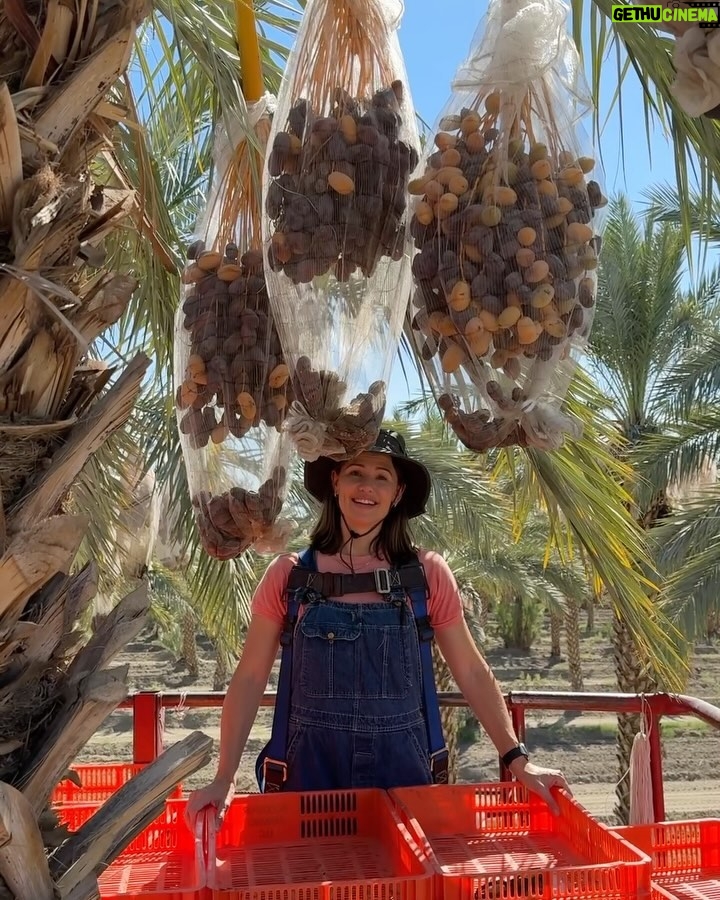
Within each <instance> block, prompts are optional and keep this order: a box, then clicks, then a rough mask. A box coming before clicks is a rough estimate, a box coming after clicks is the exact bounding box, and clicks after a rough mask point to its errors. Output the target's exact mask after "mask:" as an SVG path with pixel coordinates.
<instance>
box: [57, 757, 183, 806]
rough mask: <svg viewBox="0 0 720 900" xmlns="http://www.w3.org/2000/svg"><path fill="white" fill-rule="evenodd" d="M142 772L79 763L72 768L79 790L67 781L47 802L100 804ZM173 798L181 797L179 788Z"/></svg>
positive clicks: (129, 767)
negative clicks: (78, 782)
mask: <svg viewBox="0 0 720 900" xmlns="http://www.w3.org/2000/svg"><path fill="white" fill-rule="evenodd" d="M144 768H145V766H144V765H140V764H137V763H78V764H77V765H74V766H72V767H71V771H73V772H76V773H77V774H78V776H79V778H80V781H81V784H82V786H81V787H78V786H77V785H76V784H75V783H74V782H72V781H70V779H65V780H64V781H61V782H60V784H58V785H57V787H56V788H55V790H54V791H53V793H52V796H51V798H50V800H51V802H52V803H53V804H55V805H60V804H63V803H102V802H103V801H104V800H107V798H108V797H109V796H110V795H111V794H114V793H115V791H117V790H118V788H121V787H122V786H123V785H124V784H125V783H126V782H128V781H130V779H131V778H133V777H134V776H135V775H137V774H138V772H141V771H142V770H143V769H144ZM170 797H172V798H176V797H177V798H180V797H182V785H181V784H179V785H178V786H177V787H176V788H175V789H174V790H173V792H172V794H170Z"/></svg>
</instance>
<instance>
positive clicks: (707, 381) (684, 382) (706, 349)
mask: <svg viewBox="0 0 720 900" xmlns="http://www.w3.org/2000/svg"><path fill="white" fill-rule="evenodd" d="M719 390H720V332H716V333H714V334H712V333H711V334H708V335H706V336H705V338H704V340H703V343H702V345H701V346H699V347H694V348H693V349H692V350H691V351H689V352H687V353H686V354H685V356H684V357H683V359H682V360H680V361H679V362H678V363H677V365H675V366H673V368H672V369H671V370H670V371H669V372H668V374H667V377H666V378H665V380H664V381H663V383H662V385H661V386H660V388H659V391H658V399H659V400H661V401H662V402H664V403H666V404H667V405H668V406H669V407H670V409H671V410H672V413H673V415H674V416H675V417H676V418H678V419H682V418H685V417H687V416H688V415H689V414H690V411H691V410H692V409H693V408H694V407H695V406H698V407H700V408H704V407H706V406H707V405H712V404H714V403H715V402H716V401H717V397H718V391H719Z"/></svg>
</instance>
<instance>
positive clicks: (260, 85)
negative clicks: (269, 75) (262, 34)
mask: <svg viewBox="0 0 720 900" xmlns="http://www.w3.org/2000/svg"><path fill="white" fill-rule="evenodd" d="M235 25H236V29H237V40H238V49H239V51H240V65H241V67H242V83H243V94H244V95H245V100H246V101H247V102H248V103H254V102H255V101H256V100H259V99H260V98H261V97H262V95H263V93H264V91H265V83H264V81H263V73H262V63H261V62H260V42H259V41H258V35H257V25H256V22H255V11H254V10H253V0H235Z"/></svg>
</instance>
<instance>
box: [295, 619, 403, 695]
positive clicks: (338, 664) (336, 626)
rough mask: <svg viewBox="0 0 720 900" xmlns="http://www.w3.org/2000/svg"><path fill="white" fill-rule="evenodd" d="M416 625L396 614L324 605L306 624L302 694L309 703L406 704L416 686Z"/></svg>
mask: <svg viewBox="0 0 720 900" xmlns="http://www.w3.org/2000/svg"><path fill="white" fill-rule="evenodd" d="M412 628H414V624H413V623H412V621H409V622H407V623H406V624H405V625H404V626H403V625H401V624H400V622H399V614H398V613H397V611H396V610H392V609H388V608H387V607H385V608H379V609H378V610H377V612H376V614H375V615H373V612H372V611H371V612H368V611H367V608H365V610H364V611H363V612H362V613H361V612H360V611H354V610H352V609H349V610H348V609H338V608H337V607H331V606H325V605H323V604H320V605H318V606H316V607H310V608H309V609H308V611H307V612H306V613H305V615H304V616H303V618H302V619H301V621H300V631H301V633H302V643H303V650H302V673H301V676H300V681H301V685H302V689H303V691H304V692H305V694H306V695H307V696H309V697H316V698H325V699H332V698H341V697H342V698H354V699H356V700H401V699H403V698H405V697H407V695H408V693H409V692H410V687H411V682H412V662H411V653H410V646H409V644H410V642H411V641H412V640H413V639H414V633H413V632H412V631H411V629H412Z"/></svg>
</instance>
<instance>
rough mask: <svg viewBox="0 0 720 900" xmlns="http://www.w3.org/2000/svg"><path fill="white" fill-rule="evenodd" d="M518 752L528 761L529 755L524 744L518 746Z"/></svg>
mask: <svg viewBox="0 0 720 900" xmlns="http://www.w3.org/2000/svg"><path fill="white" fill-rule="evenodd" d="M518 750H519V751H520V752H521V753H522V755H523V756H524V757H526V758H528V759H529V757H530V753H529V752H528V748H527V747H526V746H525V744H518Z"/></svg>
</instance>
